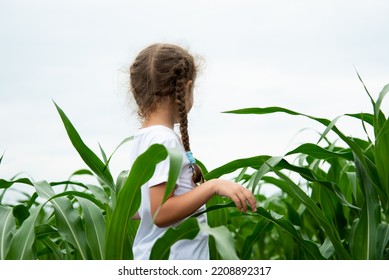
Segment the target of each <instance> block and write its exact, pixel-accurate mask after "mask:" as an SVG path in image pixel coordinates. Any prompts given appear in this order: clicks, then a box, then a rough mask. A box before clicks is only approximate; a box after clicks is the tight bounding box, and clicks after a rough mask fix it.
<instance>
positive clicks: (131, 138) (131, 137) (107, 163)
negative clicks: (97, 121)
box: [100, 136, 134, 168]
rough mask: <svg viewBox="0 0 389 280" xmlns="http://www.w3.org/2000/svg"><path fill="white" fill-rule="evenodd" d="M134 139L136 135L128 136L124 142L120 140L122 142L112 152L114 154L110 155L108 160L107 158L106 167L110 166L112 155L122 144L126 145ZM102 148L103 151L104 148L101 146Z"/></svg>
mask: <svg viewBox="0 0 389 280" xmlns="http://www.w3.org/2000/svg"><path fill="white" fill-rule="evenodd" d="M132 140H134V136H130V137H127V138H126V139H124V140H123V141H122V142H120V144H119V145H118V146H117V147H116V149H115V150H114V151H113V152H112V154H111V155H110V156H109V158H108V160H105V162H106V163H105V168H107V167H108V165H109V163H110V161H111V158H112V156H113V155H114V154H115V153H116V151H117V150H118V149H119V148H120V147H121V146H122V145H124V144H125V143H127V142H130V141H132ZM100 149H101V150H102V152H103V149H102V148H101V147H100ZM104 155H105V153H104Z"/></svg>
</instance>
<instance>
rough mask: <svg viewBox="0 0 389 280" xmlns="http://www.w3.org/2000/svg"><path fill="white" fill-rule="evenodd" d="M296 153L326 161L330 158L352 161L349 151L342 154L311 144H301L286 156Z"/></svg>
mask: <svg viewBox="0 0 389 280" xmlns="http://www.w3.org/2000/svg"><path fill="white" fill-rule="evenodd" d="M298 153H301V154H306V155H309V156H311V157H313V158H315V159H324V160H328V159H331V158H344V159H347V160H350V161H352V160H354V158H353V154H352V152H351V151H349V150H347V151H343V152H332V151H328V150H326V149H323V148H322V147H320V146H318V145H315V144H311V143H306V144H302V145H300V146H299V147H297V148H296V149H294V150H293V151H290V152H288V153H287V154H286V155H292V154H298Z"/></svg>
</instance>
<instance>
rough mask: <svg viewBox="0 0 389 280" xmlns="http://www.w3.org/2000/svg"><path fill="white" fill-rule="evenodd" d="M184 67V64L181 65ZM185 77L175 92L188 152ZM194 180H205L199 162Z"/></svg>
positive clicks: (177, 83)
mask: <svg viewBox="0 0 389 280" xmlns="http://www.w3.org/2000/svg"><path fill="white" fill-rule="evenodd" d="M180 66H181V67H184V64H181V65H180ZM176 73H177V74H179V73H182V72H181V71H180V69H177V70H176ZM186 80H187V79H185V78H184V77H179V78H178V79H177V81H176V86H175V92H176V104H177V109H178V116H179V121H180V132H181V141H182V145H183V146H184V149H185V151H186V152H188V151H190V144H189V134H188V113H187V111H186V104H185V89H184V88H185V81H186ZM192 180H193V182H194V183H195V184H198V183H201V182H203V181H204V178H203V175H202V172H201V169H200V167H199V166H198V165H197V164H194V165H193V178H192Z"/></svg>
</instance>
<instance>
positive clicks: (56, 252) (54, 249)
mask: <svg viewBox="0 0 389 280" xmlns="http://www.w3.org/2000/svg"><path fill="white" fill-rule="evenodd" d="M41 242H42V243H43V245H45V246H46V248H48V249H49V250H50V251H51V253H52V254H53V256H54V259H56V260H63V254H62V252H61V248H60V247H59V246H58V245H57V244H56V243H54V242H53V241H52V240H50V239H49V238H45V239H42V240H41Z"/></svg>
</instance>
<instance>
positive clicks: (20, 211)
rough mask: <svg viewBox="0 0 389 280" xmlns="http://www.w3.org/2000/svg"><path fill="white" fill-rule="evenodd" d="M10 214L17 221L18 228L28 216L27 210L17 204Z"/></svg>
mask: <svg viewBox="0 0 389 280" xmlns="http://www.w3.org/2000/svg"><path fill="white" fill-rule="evenodd" d="M12 213H13V215H14V217H15V219H16V221H17V224H18V226H19V227H20V226H21V225H22V224H23V222H24V221H25V220H26V219H27V218H28V216H30V212H29V211H28V208H27V207H26V206H24V205H23V204H19V205H16V206H14V207H13V209H12Z"/></svg>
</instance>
